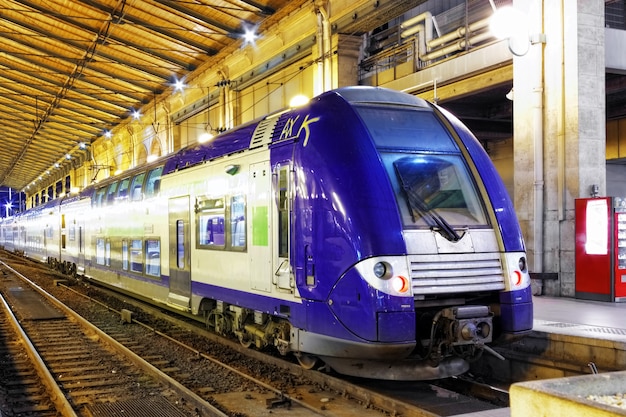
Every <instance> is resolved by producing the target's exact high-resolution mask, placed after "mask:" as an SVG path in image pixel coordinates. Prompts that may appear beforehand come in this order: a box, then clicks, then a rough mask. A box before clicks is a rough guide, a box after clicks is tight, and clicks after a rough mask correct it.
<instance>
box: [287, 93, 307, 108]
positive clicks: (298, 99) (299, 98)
mask: <svg viewBox="0 0 626 417" xmlns="http://www.w3.org/2000/svg"><path fill="white" fill-rule="evenodd" d="M308 102H309V98H308V97H307V96H305V95H304V94H298V95H296V96H294V97H293V98H292V99H291V100H290V101H289V107H301V106H304V105H305V104H307V103H308Z"/></svg>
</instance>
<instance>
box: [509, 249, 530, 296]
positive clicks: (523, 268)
mask: <svg viewBox="0 0 626 417" xmlns="http://www.w3.org/2000/svg"><path fill="white" fill-rule="evenodd" d="M505 256H506V264H505V265H506V269H507V270H508V280H505V288H506V291H515V290H520V289H522V288H526V287H528V286H530V275H529V274H528V263H527V261H526V255H525V254H524V253H523V252H522V253H520V252H510V253H507V254H506V255H505Z"/></svg>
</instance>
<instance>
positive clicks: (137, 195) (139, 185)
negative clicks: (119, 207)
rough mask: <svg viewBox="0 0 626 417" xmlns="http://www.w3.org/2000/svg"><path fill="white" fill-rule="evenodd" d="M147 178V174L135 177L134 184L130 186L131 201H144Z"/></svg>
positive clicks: (143, 173)
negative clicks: (144, 183) (145, 180)
mask: <svg viewBox="0 0 626 417" xmlns="http://www.w3.org/2000/svg"><path fill="white" fill-rule="evenodd" d="M145 178H146V173H145V172H142V173H141V174H137V175H135V177H134V178H133V182H132V183H131V185H130V199H131V201H141V200H142V199H143V180H144V179H145Z"/></svg>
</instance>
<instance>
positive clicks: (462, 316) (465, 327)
mask: <svg viewBox="0 0 626 417" xmlns="http://www.w3.org/2000/svg"><path fill="white" fill-rule="evenodd" d="M437 316H438V317H439V320H442V321H444V323H445V325H446V327H447V329H446V331H445V333H446V336H447V338H448V341H449V343H450V345H452V346H459V345H469V344H477V343H480V344H483V343H489V342H491V340H492V333H493V331H492V329H493V323H492V316H493V314H492V313H491V311H490V310H489V307H488V306H460V307H449V308H445V309H443V310H441V311H440V312H439V314H437Z"/></svg>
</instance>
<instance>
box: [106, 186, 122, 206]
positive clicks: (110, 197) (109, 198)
mask: <svg viewBox="0 0 626 417" xmlns="http://www.w3.org/2000/svg"><path fill="white" fill-rule="evenodd" d="M118 185H119V182H117V181H116V182H114V183H113V184H111V185H109V188H108V189H107V195H106V204H112V203H113V201H115V193H116V192H117V186H118Z"/></svg>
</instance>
